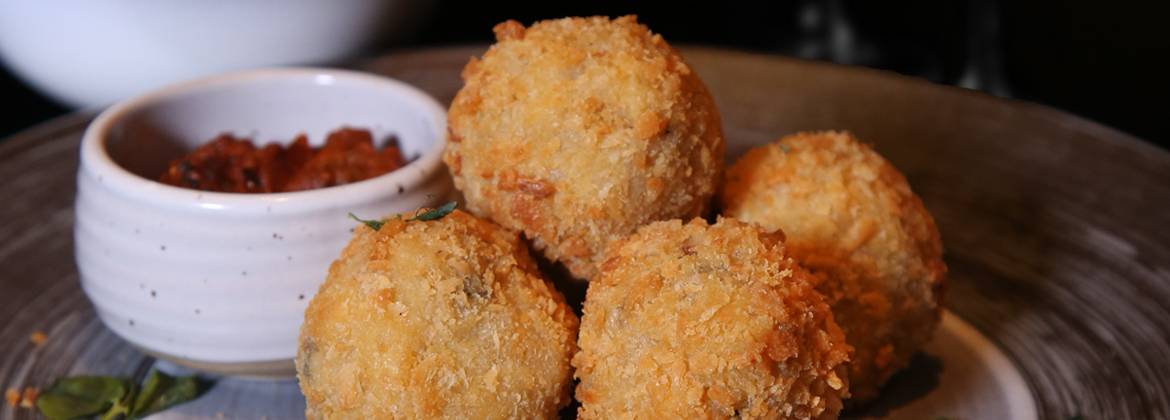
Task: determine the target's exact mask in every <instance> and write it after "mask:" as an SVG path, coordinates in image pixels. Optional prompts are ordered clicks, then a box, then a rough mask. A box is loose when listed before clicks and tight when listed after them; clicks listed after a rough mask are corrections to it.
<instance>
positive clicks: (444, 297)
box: [297, 210, 578, 419]
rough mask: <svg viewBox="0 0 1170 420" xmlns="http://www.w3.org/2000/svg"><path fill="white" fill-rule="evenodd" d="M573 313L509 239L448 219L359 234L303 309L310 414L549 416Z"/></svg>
mask: <svg viewBox="0 0 1170 420" xmlns="http://www.w3.org/2000/svg"><path fill="white" fill-rule="evenodd" d="M577 323H578V321H577V317H576V315H574V314H573V312H572V310H571V309H570V308H569V307H568V306H567V305H565V302H564V299H563V298H562V297H561V295H560V294H559V293H558V292H557V291H556V290H555V289H553V287H552V286H551V285H550V284H549V283H548V282H546V281H545V280H544V279H543V278H542V277H541V275H540V273H539V271H537V268H536V264H535V263H534V261H533V260H532V258H531V257H530V256H529V255H528V251H527V248H526V247H525V245H524V244H523V243H522V242H521V241H520V240H519V237H518V235H517V234H515V233H511V232H509V231H507V230H505V229H504V228H501V227H499V226H496V225H495V224H492V223H491V222H488V221H485V220H481V219H478V218H476V217H474V216H472V215H470V214H467V213H464V212H462V211H458V210H456V211H455V212H453V213H451V214H449V215H447V216H446V217H444V218H442V219H439V220H435V221H425V222H424V221H409V222H408V221H404V220H402V219H391V220H387V221H386V223H385V225H383V226H382V227H381V229H379V230H378V231H374V230H372V229H370V228H368V227H366V226H360V227H358V228H357V230H356V233H355V235H354V238H353V240H352V241H351V242H350V244H349V245H348V246H347V247H346V248H345V250H344V251H343V252H342V254H341V257H340V258H339V259H338V260H337V261H335V262H334V263H333V265H332V266H331V267H330V268H329V277H328V278H327V279H326V281H325V284H323V285H322V286H321V289H320V291H319V292H318V293H317V295H316V296H315V297H314V298H313V300H312V302H311V303H310V304H309V308H308V310H307V311H306V312H305V323H304V326H303V327H302V328H301V338H300V348H299V351H298V354H297V378H298V379H300V385H301V390H302V392H303V393H304V394H305V399H306V400H307V403H308V407H307V409H306V411H305V414H306V416H307V417H308V418H310V419H320V418H360V419H375V418H379V419H381V418H459V419H463V418H474V419H502V418H519V417H524V418H553V417H555V416H556V414H557V411H558V409H560V408H561V407H564V406H565V405H567V404H569V402H570V398H569V391H570V387H571V386H572V381H571V379H572V378H571V376H570V375H571V368H570V366H569V360H570V358H571V357H572V356H573V354H574V352H575V351H576V343H575V338H576V334H577Z"/></svg>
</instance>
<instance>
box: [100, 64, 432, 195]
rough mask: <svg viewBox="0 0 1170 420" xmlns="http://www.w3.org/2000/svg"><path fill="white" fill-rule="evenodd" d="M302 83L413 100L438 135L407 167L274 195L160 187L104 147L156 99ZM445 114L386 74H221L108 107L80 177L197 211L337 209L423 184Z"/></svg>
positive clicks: (301, 70)
mask: <svg viewBox="0 0 1170 420" xmlns="http://www.w3.org/2000/svg"><path fill="white" fill-rule="evenodd" d="M281 79H283V80H303V81H305V82H306V83H307V84H311V85H318V86H319V85H330V84H336V83H355V84H359V85H361V84H364V85H369V86H370V87H371V88H372V89H377V90H381V91H383V92H386V93H387V94H389V95H394V96H398V97H401V98H402V99H404V100H405V101H406V102H408V103H411V104H412V105H413V106H411V108H413V109H415V110H416V111H417V112H418V113H419V115H420V116H422V117H424V118H429V119H430V122H431V124H432V129H433V130H434V132H435V138H434V139H433V141H432V144H431V146H430V148H429V149H427V150H424V151H423V152H422V153H421V154H420V155H419V156H418V157H417V158H416V159H414V160H412V161H410V162H408V163H407V164H406V165H405V166H402V167H401V168H398V169H396V170H394V171H391V172H389V173H386V174H383V175H379V176H376V177H373V178H369V179H365V180H361V181H358V182H353V183H349V184H344V185H338V186H333V187H328V188H318V189H312V190H305V191H292V192H279V193H230V192H216V191H203V190H195V189H188V188H182V187H177V186H172V185H168V184H163V183H161V182H158V181H155V180H153V179H149V178H145V177H142V176H139V175H138V174H135V173H133V172H130V171H129V170H127V169H126V168H123V167H122V166H121V165H119V164H117V163H116V162H114V160H113V158H112V157H111V156H110V154H109V151H108V150H107V147H106V144H107V139H108V137H109V135H110V131H111V129H112V127H114V126H115V125H116V124H117V123H118V122H121V121H123V120H124V119H125V118H127V117H128V116H129V115H131V114H132V113H134V112H135V111H138V110H141V109H144V108H148V107H150V106H152V105H155V104H157V103H159V102H161V101H164V100H166V99H168V98H172V97H175V96H180V95H183V94H187V93H192V92H198V91H201V90H206V89H209V88H216V87H224V86H231V85H240V84H248V83H254V82H256V81H257V80H281ZM446 114H447V113H446V110H445V109H444V108H443V107H442V106H441V105H439V102H438V101H437V100H435V98H433V97H431V96H430V95H429V94H427V93H425V92H423V91H422V90H420V89H418V88H416V87H414V86H411V85H409V84H407V83H405V82H402V81H399V80H397V79H393V78H390V77H385V76H380V75H376V74H371V73H365V72H360V71H354V70H344V69H336V68H326V67H280V68H260V69H251V70H243V71H236V72H229V73H223V74H219V75H214V76H210V77H204V78H199V79H194V80H190V81H185V82H180V83H175V84H172V85H168V86H164V87H162V88H159V89H156V90H153V91H150V92H147V93H144V94H142V95H138V96H135V97H132V98H129V99H126V100H123V101H121V102H118V103H117V104H114V105H113V106H111V107H109V108H107V109H106V110H104V111H102V112H101V114H99V115H98V116H97V118H95V119H94V120H93V122H91V123H90V124H89V126H88V127H87V128H86V130H85V134H84V135H83V136H82V140H81V150H80V154H81V158H80V168H79V171H78V176H79V177H82V176H85V175H86V173H87V172H88V173H89V174H90V175H91V176H93V177H95V178H96V179H97V181H98V182H99V183H101V184H102V185H103V186H104V187H105V188H107V189H111V190H113V191H114V192H116V193H119V194H122V195H125V196H127V197H129V198H131V199H135V200H138V201H146V202H151V203H155V204H160V205H164V206H166V205H172V206H174V207H179V208H185V209H189V210H194V211H223V210H229V209H230V210H233V211H238V212H243V213H271V212H273V211H274V209H275V208H276V206H277V205H279V206H280V207H281V208H288V207H290V206H292V207H296V208H303V209H305V210H315V209H320V208H325V207H337V206H338V205H344V204H353V203H364V202H369V201H373V200H372V199H373V198H375V197H380V196H386V195H394V194H401V193H404V192H405V191H410V190H412V189H413V187H415V186H417V185H419V184H421V183H424V182H426V181H427V180H429V179H430V178H431V177H433V176H434V175H436V174H437V173H438V172H440V171H439V170H440V169H441V167H442V165H441V162H442V160H441V158H442V154H443V150H444V148H445V147H446V144H447V136H448V132H447V116H446ZM80 190H81V187H79V191H80Z"/></svg>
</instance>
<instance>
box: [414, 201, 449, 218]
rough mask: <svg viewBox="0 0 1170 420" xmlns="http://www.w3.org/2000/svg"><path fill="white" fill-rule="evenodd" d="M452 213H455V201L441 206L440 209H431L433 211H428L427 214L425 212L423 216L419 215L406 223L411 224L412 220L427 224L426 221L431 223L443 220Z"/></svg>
mask: <svg viewBox="0 0 1170 420" xmlns="http://www.w3.org/2000/svg"><path fill="white" fill-rule="evenodd" d="M452 211H455V202H454V201H452V202H449V203H447V204H444V205H442V206H439V208H437V209H431V210H427V211H426V212H423V213H422V214H417V215H415V216H414V217H411V218H410V219H407V220H406V221H408V222H409V221H412V220H420V221H423V222H426V221H431V220H439V219H442V218H443V216H446V215H448V214H451V212H452Z"/></svg>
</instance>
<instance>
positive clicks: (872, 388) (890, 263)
mask: <svg viewBox="0 0 1170 420" xmlns="http://www.w3.org/2000/svg"><path fill="white" fill-rule="evenodd" d="M720 204H721V205H722V207H723V215H725V216H729V217H735V218H738V219H740V220H743V221H747V222H753V223H758V224H760V225H761V226H763V227H764V228H767V229H783V231H784V233H785V235H787V237H788V241H787V245H788V249H789V251H790V253H791V254H792V256H793V257H794V258H796V259H797V261H799V262H800V263H801V264H803V265H804V266H805V267H806V268H808V269H809V270H810V271H812V273H813V275H814V276H816V277H817V278H818V279H819V285H818V287H817V288H818V290H820V291H821V292H822V293H823V294H824V295H825V296H826V298H828V300H829V304H830V305H832V307H833V315H834V318H835V319H836V321H837V323H838V324H840V325H841V328H842V329H843V330H845V335H846V337H847V338H848V340H849V344H850V345H852V346H853V347H854V349H855V353H854V356H853V359H852V362H851V363H850V391H851V392H852V393H853V397H854V399H855V400H856V401H857V402H862V401H864V400H868V399H872V398H873V397H875V396H877V394H878V390H879V388H880V387H881V385H882V384H883V383H885V382H886V380H887V379H889V377H890V375H891V374H893V373H894V372H896V371H898V370H899V369H902V368H903V367H905V366H906V365H907V363H909V361H910V358H911V356H913V355H914V353H915V352H916V351H918V350H919V349H920V348H921V347H922V346H923V345H924V344H926V342H927V341H929V340H930V338H931V335H932V334H933V332H934V330H935V327H936V326H937V325H938V322H939V317H940V314H941V312H940V311H941V310H942V309H941V308H942V306H941V305H940V299H941V298H942V288H943V283H944V278H945V277H946V265H945V264H944V263H943V261H942V242H941V241H940V239H939V234H938V230H937V229H936V228H935V225H934V220H933V219H932V218H931V216H930V213H928V212H927V211H926V209H925V208H924V207H923V205H922V201H921V200H919V198H918V197H917V196H915V195H914V193H913V192H911V191H910V185H909V184H908V183H907V182H906V178H905V177H903V176H902V174H901V173H899V172H898V170H897V169H895V168H894V167H893V165H891V164H890V163H889V162H887V161H886V160H885V159H883V158H882V157H881V156H879V155H878V154H877V153H876V152H874V151H873V150H872V149H870V148H869V147H868V146H866V145H864V144H861V143H860V142H858V141H857V140H856V139H854V138H853V136H852V135H850V134H849V133H844V132H819V133H801V134H796V135H793V136H788V137H785V138H783V139H780V140H779V141H778V142H776V143H773V144H769V145H766V146H761V147H758V148H756V149H753V150H751V151H749V152H748V153H747V154H746V155H745V156H743V157H742V158H741V159H740V160H739V161H738V162H736V163H735V164H734V165H732V166H731V167H730V168H729V169H728V171H727V180H726V183H725V184H724V186H723V189H722V191H721V193H720Z"/></svg>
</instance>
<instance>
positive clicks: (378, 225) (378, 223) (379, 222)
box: [349, 212, 386, 230]
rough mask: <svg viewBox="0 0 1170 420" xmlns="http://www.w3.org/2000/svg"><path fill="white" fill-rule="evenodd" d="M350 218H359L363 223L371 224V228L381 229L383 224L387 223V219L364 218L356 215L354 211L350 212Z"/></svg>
mask: <svg viewBox="0 0 1170 420" xmlns="http://www.w3.org/2000/svg"><path fill="white" fill-rule="evenodd" d="M349 218H351V219H353V220H357V221H358V222H360V223H363V224H365V225H366V226H369V227H370V229H373V230H378V229H381V228H382V225H384V224H386V221H384V220H363V219H361V218H359V217H357V216H355V215H354V214H353V213H352V212H351V213H349Z"/></svg>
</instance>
